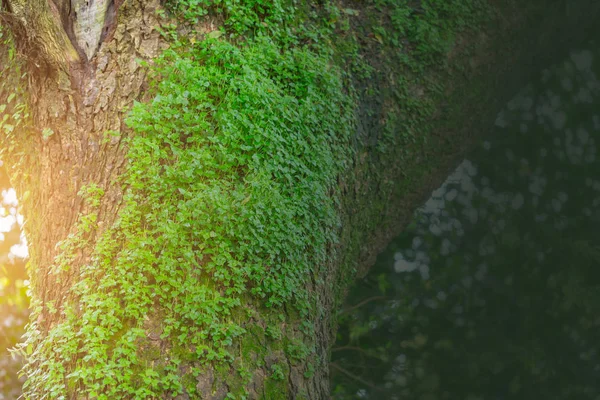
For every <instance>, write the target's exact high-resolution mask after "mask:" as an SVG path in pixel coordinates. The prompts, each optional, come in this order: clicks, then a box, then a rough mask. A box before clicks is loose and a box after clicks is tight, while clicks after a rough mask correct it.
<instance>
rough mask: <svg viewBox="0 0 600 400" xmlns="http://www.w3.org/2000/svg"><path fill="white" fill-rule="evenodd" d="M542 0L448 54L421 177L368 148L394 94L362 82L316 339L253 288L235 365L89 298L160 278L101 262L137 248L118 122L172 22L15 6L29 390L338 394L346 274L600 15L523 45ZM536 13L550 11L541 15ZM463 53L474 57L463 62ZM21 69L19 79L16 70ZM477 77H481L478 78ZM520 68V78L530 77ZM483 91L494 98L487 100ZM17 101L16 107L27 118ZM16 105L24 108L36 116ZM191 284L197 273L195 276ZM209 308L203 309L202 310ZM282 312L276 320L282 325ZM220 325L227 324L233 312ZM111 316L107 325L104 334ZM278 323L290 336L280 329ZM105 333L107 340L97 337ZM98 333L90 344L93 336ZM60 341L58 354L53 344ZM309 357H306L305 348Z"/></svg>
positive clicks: (418, 163) (145, 15) (11, 143)
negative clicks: (128, 222)
mask: <svg viewBox="0 0 600 400" xmlns="http://www.w3.org/2000/svg"><path fill="white" fill-rule="evenodd" d="M490 3H494V4H495V3H498V2H490ZM534 3H535V4H536V5H532V6H531V7H530V8H527V9H524V10H522V14H521V15H518V10H516V7H515V6H513V5H510V4H504V3H503V4H501V5H499V6H498V5H495V6H494V10H495V11H496V12H497V13H499V14H498V16H497V17H496V18H494V19H493V20H492V22H489V26H488V31H487V35H483V34H482V35H480V36H477V35H472V34H464V37H463V38H462V39H463V40H462V41H461V40H458V41H456V42H455V43H459V45H456V46H455V48H454V49H453V50H452V51H451V52H450V54H449V55H448V58H449V60H450V61H449V62H450V63H451V64H453V65H456V66H462V67H464V68H466V70H465V71H466V75H467V76H462V77H461V78H458V77H456V76H454V77H455V81H454V82H453V83H452V84H450V85H448V86H447V98H446V103H445V104H444V102H443V101H441V102H439V103H438V104H436V107H437V109H438V110H439V113H438V119H437V121H435V124H434V126H435V128H434V129H433V132H434V134H433V135H432V136H431V138H432V140H431V141H430V142H429V143H427V144H424V145H423V146H420V147H419V148H416V149H414V151H415V153H413V154H411V159H410V162H409V164H410V165H409V166H410V167H411V169H410V170H409V172H410V173H411V174H412V173H413V172H414V173H415V174H416V172H417V171H418V172H419V174H418V175H415V176H413V177H412V179H409V178H410V177H407V176H406V173H407V172H406V169H404V168H402V167H403V166H399V165H398V162H397V157H396V154H397V153H396V152H395V151H396V150H398V149H393V150H392V152H391V155H389V156H382V155H381V154H380V153H378V151H377V150H376V145H374V143H375V144H376V143H377V141H378V140H381V132H382V130H383V128H384V126H385V121H383V120H385V116H386V114H385V110H386V109H387V108H388V107H389V105H388V104H383V102H385V101H387V99H385V100H382V99H384V97H380V98H378V97H373V96H370V95H369V94H367V93H368V90H367V89H368V87H369V86H373V85H378V84H381V85H384V82H385V79H387V75H384V72H385V71H380V72H381V74H379V75H377V76H379V79H380V80H379V81H378V80H374V81H373V82H370V83H365V82H361V81H360V80H356V82H355V83H356V86H357V87H358V88H360V87H362V88H363V89H364V91H363V92H361V93H360V94H361V100H360V103H361V107H360V108H359V110H358V115H359V117H360V121H359V132H358V134H357V136H356V138H357V143H355V151H356V157H355V158H354V160H353V164H352V165H351V166H350V167H349V169H348V170H347V171H345V172H344V174H342V175H341V176H340V179H339V181H340V190H341V191H342V202H341V204H340V206H339V208H340V210H339V211H340V214H341V215H342V228H341V230H340V234H339V237H340V243H339V244H338V245H334V244H333V243H332V244H331V246H330V247H329V255H330V258H329V259H330V261H329V262H328V265H327V266H326V268H323V270H325V271H326V272H325V273H324V274H323V275H322V276H320V277H319V278H320V279H309V280H307V285H308V286H310V288H309V289H310V292H312V293H314V294H315V296H316V297H317V298H318V301H317V303H318V306H319V311H318V312H315V313H314V314H312V317H310V318H311V319H310V320H309V321H308V325H310V328H309V330H308V331H309V332H311V333H310V335H309V336H311V337H310V340H308V339H307V335H306V332H304V329H306V328H305V327H303V326H302V324H301V322H302V321H303V318H305V316H301V315H299V314H298V313H297V311H295V310H294V309H293V308H292V307H291V306H289V305H281V306H273V307H271V308H267V307H265V305H264V301H262V300H261V299H260V298H255V297H252V296H250V295H247V297H245V299H246V301H247V303H246V304H242V305H240V306H237V307H234V310H235V315H233V316H232V317H231V318H232V319H234V320H236V321H241V322H239V325H240V327H241V328H242V329H243V330H244V333H241V334H239V335H233V337H234V341H233V343H230V344H229V345H228V347H227V349H228V352H229V354H231V355H232V357H231V359H226V360H225V361H223V360H217V361H218V362H217V361H215V362H212V361H211V360H208V361H207V360H206V359H205V358H203V356H200V355H198V354H199V353H198V352H197V351H196V350H197V349H196V348H181V347H178V346H175V345H174V344H173V343H172V342H171V338H170V337H169V336H168V335H166V336H165V335H163V332H164V331H165V326H167V325H168V324H170V323H171V322H170V321H169V320H168V319H167V318H166V317H165V315H166V312H165V311H164V307H165V304H161V303H156V304H152V306H151V307H150V310H151V312H149V313H145V314H144V315H140V316H139V319H137V320H136V319H132V318H130V317H127V318H123V319H122V320H118V321H116V322H114V321H113V322H110V321H109V322H107V321H108V319H110V317H111V316H112V315H113V314H112V313H111V312H109V311H110V310H107V309H105V308H101V307H97V306H96V303H94V301H96V298H95V297H93V295H94V293H93V291H92V292H91V294H89V295H87V297H85V296H83V295H82V293H83V292H86V291H87V292H89V286H90V285H92V286H95V287H97V288H98V293H97V295H98V297H99V298H100V297H101V298H105V297H111V298H113V300H114V303H111V304H113V305H114V307H115V308H119V307H125V306H129V305H130V304H127V302H128V301H135V299H136V298H138V297H135V296H136V295H134V294H131V293H129V294H128V292H127V289H126V288H125V287H117V286H115V285H112V286H111V284H109V283H107V282H109V281H111V279H113V275H115V274H121V273H122V274H128V273H131V274H132V275H131V276H127V279H128V280H129V282H131V284H132V285H141V286H143V285H152V284H155V282H148V281H146V280H145V278H144V277H143V275H136V273H137V272H139V271H143V270H144V269H143V268H153V264H152V263H151V262H149V263H148V265H145V266H136V268H137V269H134V270H132V271H133V272H131V271H120V270H119V271H116V272H115V271H114V270H111V268H116V267H114V263H115V262H116V261H115V260H108V261H107V264H102V262H101V261H99V260H100V258H99V254H101V252H102V249H105V248H110V251H109V253H110V254H118V257H127V254H129V253H127V252H128V251H130V250H131V249H129V248H128V247H127V246H128V243H127V241H128V240H130V238H129V237H127V236H126V235H122V234H121V233H120V232H121V231H119V229H120V228H118V227H116V228H115V226H116V225H119V224H121V223H122V222H121V219H122V218H123V216H120V214H119V213H120V211H121V210H123V208H124V206H125V205H126V203H127V202H128V201H131V199H130V198H128V197H127V196H126V194H127V191H128V189H129V188H128V187H127V186H126V185H125V184H124V183H123V182H122V180H121V179H120V178H121V176H122V175H123V174H124V173H125V171H126V169H127V152H128V144H127V141H126V138H128V137H129V135H131V131H130V130H129V129H128V128H127V127H126V126H125V124H124V122H123V121H124V118H125V116H126V114H127V112H128V111H129V110H130V109H131V107H132V105H133V104H134V102H135V101H147V100H149V99H148V98H146V97H148V96H145V94H146V91H147V84H148V78H147V74H148V69H147V68H146V67H143V66H141V65H140V63H139V60H144V61H148V62H150V63H152V60H154V59H155V58H156V57H157V56H158V55H159V54H160V53H161V52H162V51H163V50H164V49H166V48H167V47H168V43H167V42H166V40H165V39H164V38H163V37H162V36H161V34H160V33H159V30H158V29H157V27H159V26H161V24H163V25H164V24H165V20H164V19H161V17H160V16H159V15H160V13H157V11H158V10H160V9H161V5H160V4H159V2H158V0H151V1H144V0H128V1H124V2H122V4H121V2H119V1H110V2H107V1H98V2H96V3H94V2H82V1H78V0H76V1H71V2H63V3H60V2H52V1H50V2H48V1H47V0H35V1H24V0H21V1H20V2H19V1H12V0H11V1H5V2H4V8H5V12H4V13H3V17H2V21H3V26H4V27H5V28H10V30H11V31H12V32H13V36H14V37H15V41H16V46H17V49H18V54H19V55H20V56H21V58H22V59H21V62H22V63H23V64H22V65H23V68H24V69H25V70H27V72H28V75H27V76H28V79H27V81H26V82H23V84H25V85H26V87H27V90H26V93H25V92H18V91H16V89H12V87H8V86H9V85H7V83H8V82H10V81H9V80H8V78H7V75H6V74H7V73H8V70H7V69H5V70H4V71H3V73H4V75H3V76H2V79H3V80H4V81H3V82H4V84H2V83H0V85H1V86H0V100H2V99H3V98H4V99H6V98H8V97H9V95H10V94H11V91H12V90H14V91H15V92H16V93H17V94H18V95H19V96H21V97H22V99H23V100H24V101H25V102H26V103H27V110H29V113H30V114H31V115H30V118H29V123H28V124H25V123H23V124H21V125H20V127H19V129H17V130H16V133H15V131H14V130H13V129H12V128H10V129H7V126H10V127H14V126H18V123H16V121H11V120H10V119H9V120H8V122H7V121H4V122H3V123H4V131H2V130H1V129H0V132H2V133H3V134H4V135H5V138H4V143H5V146H6V148H5V153H4V157H5V162H6V163H7V164H8V167H9V173H10V174H11V175H12V180H13V183H14V185H15V187H16V188H17V190H18V191H19V195H20V196H21V200H22V201H21V203H22V206H23V212H24V215H25V219H26V226H25V228H26V232H27V237H28V241H29V245H30V261H29V263H30V270H29V273H30V276H31V292H32V315H33V316H34V317H33V319H32V321H31V323H30V325H29V328H28V334H27V342H26V345H25V346H24V347H23V348H22V351H23V353H24V355H25V356H26V357H27V359H28V360H29V362H28V365H27V366H26V367H25V370H24V371H25V372H26V373H27V375H28V380H29V385H28V386H26V388H25V393H26V398H32V399H34V398H72V399H76V398H165V399H168V398H178V399H185V398H203V399H222V398H225V397H226V396H227V395H228V394H236V395H239V396H240V398H241V396H242V395H244V393H245V396H246V397H247V398H310V399H323V398H329V396H330V393H329V379H328V376H329V371H328V365H327V361H328V358H329V348H330V346H331V344H332V341H333V340H334V335H335V315H336V308H337V307H338V305H339V303H340V302H341V301H342V299H343V296H344V293H345V291H346V289H347V286H348V285H349V283H350V282H351V280H352V279H354V278H355V276H356V273H357V272H361V273H364V271H366V268H367V267H368V265H370V264H371V263H372V261H373V259H374V255H375V254H376V253H377V252H378V251H379V250H380V249H381V248H382V246H383V245H384V244H385V243H387V241H389V240H390V238H391V237H392V236H393V235H394V234H397V233H398V232H399V230H400V229H402V227H403V225H404V224H405V223H406V221H407V219H408V218H409V216H410V213H411V212H412V210H414V208H415V207H416V206H418V205H419V203H420V202H421V201H422V199H423V198H424V197H426V196H427V194H428V193H430V191H431V190H432V189H433V188H434V187H435V186H436V184H438V183H439V182H440V181H441V180H443V177H444V176H445V173H447V172H448V171H449V170H450V169H451V168H452V166H453V165H454V164H455V163H456V160H457V158H458V157H460V156H461V154H464V152H465V151H466V150H467V149H468V147H469V144H470V143H472V141H473V138H474V135H475V134H476V132H475V129H477V128H479V127H480V126H482V124H484V123H487V121H489V119H484V116H485V117H486V118H487V116H489V113H490V112H493V111H494V110H495V106H496V105H497V104H498V102H499V101H501V99H502V96H498V98H493V96H495V93H497V90H498V89H499V88H500V87H501V86H502V84H501V83H500V82H501V81H500V79H501V78H506V76H508V75H511V72H510V71H509V70H510V68H523V69H524V70H527V71H528V72H532V71H533V70H535V68H536V67H537V64H536V65H533V64H532V65H526V64H523V60H527V59H528V56H527V55H526V52H532V54H537V55H540V54H548V53H551V52H552V50H551V49H552V47H553V46H554V45H555V43H556V42H557V41H558V40H562V41H563V42H564V43H565V45H568V44H569V43H571V42H572V41H578V40H579V39H580V36H583V35H582V33H583V31H584V29H585V27H586V26H590V23H594V21H595V19H594V18H593V16H594V15H595V12H597V9H598V7H597V6H592V5H591V2H588V3H590V4H588V3H586V5H588V6H589V8H588V13H587V14H586V15H583V14H579V15H575V14H571V15H568V16H567V20H566V21H564V22H562V23H561V26H565V27H568V28H572V27H573V26H575V22H577V23H578V24H579V26H580V28H579V30H573V31H572V32H571V31H567V30H565V31H559V32H561V36H556V35H552V34H550V35H549V37H548V38H545V41H543V42H541V41H540V42H531V41H522V43H519V42H520V41H521V40H520V38H518V35H522V34H527V35H530V37H537V36H539V32H541V31H536V29H531V28H528V27H527V24H529V23H532V21H533V20H534V19H535V21H536V22H535V23H536V25H535V27H536V28H537V29H543V28H544V27H545V26H553V24H556V23H557V21H561V19H562V18H564V16H563V15H561V13H560V12H558V11H557V10H559V11H560V10H564V8H561V7H564V6H563V3H562V2H556V5H554V6H548V5H547V4H546V2H544V1H538V2H534ZM581 8H584V7H581ZM546 9H547V10H546ZM542 10H543V11H544V12H545V14H544V15H545V16H546V17H545V18H540V17H539V16H538V15H537V13H540V12H542ZM362 12H365V13H366V12H368V10H363V11H362ZM581 21H583V22H581ZM586 21H587V22H586ZM167 22H168V21H167ZM586 24H587V25H586ZM199 27H200V28H201V29H202V30H203V31H204V32H205V33H206V32H211V31H213V30H215V28H214V26H213V23H212V22H211V21H210V20H209V19H207V20H206V21H204V22H203V23H202V25H201V26H200V25H199ZM353 29H358V28H357V27H356V26H355V27H354V28H353ZM544 32H546V31H544ZM461 43H462V44H463V45H464V46H462V47H463V48H461V45H460V44H461ZM469 46H470V47H469ZM364 47H365V46H363V50H365V49H364ZM367 47H368V46H367ZM467 47H469V48H471V49H476V51H477V52H478V53H477V54H476V55H471V56H470V57H471V58H465V57H464V54H465V53H464V51H465V49H466V48H467ZM549 49H550V50H549ZM367 50H368V49H367ZM365 51H366V50H365ZM3 56H4V59H2V57H3ZM461 57H462V58H461ZM7 60H8V55H7V54H3V55H0V61H5V62H8V61H7ZM375 61H376V60H373V62H374V63H375ZM11 63H13V64H11V65H12V66H11V70H10V71H11V72H13V73H14V72H15V71H17V69H16V68H17V67H16V65H17V63H16V62H13V61H11ZM5 65H8V64H5ZM375 66H376V67H378V66H377V65H375ZM436 74H439V76H438V79H444V78H443V77H444V76H445V75H443V74H442V73H438V72H436V71H432V75H433V76H434V77H435V76H436ZM473 76H475V77H476V83H477V85H475V84H473V82H469V81H470V80H471V77H473ZM526 76H527V75H526V74H524V75H523V77H526ZM523 77H521V78H518V79H515V80H514V82H522V81H523V79H524V78H523ZM11 85H12V83H11ZM361 85H362V86H361ZM416 95H417V96H418V90H417V94H416ZM503 96H504V95H503ZM478 98H485V99H486V100H487V101H489V103H491V104H487V105H483V103H484V102H483V101H480V102H479V104H477V103H476V102H477V99H478ZM15 101H16V100H12V101H7V102H6V103H7V104H9V105H11V104H13V108H12V109H11V111H13V112H18V110H19V109H18V107H17V108H15V107H14V103H15ZM2 103H3V101H0V104H2ZM453 105H454V106H455V107H453ZM456 106H458V107H463V108H462V109H460V108H457V107H456ZM15 110H16V111H15ZM0 111H1V109H0ZM5 112H6V111H5ZM21 113H22V114H23V115H24V116H25V114H26V113H27V111H26V110H22V111H21ZM451 113H455V114H454V115H452V114H451ZM478 115H481V117H478ZM0 116H2V113H1V112H0ZM11 118H13V119H19V118H20V116H19V115H17V116H16V117H15V116H14V114H13V116H12V117H11ZM378 118H380V119H382V121H379V120H377V119H378ZM0 121H2V118H0ZM0 128H1V126H0ZM17 134H18V137H17V136H16V135H17ZM388 154H390V153H388ZM399 188H400V189H399ZM125 217H126V216H125ZM120 218H121V219H120ZM142 221H143V219H142ZM142 231H143V229H142V230H141V231H140V232H142ZM107 232H110V233H111V234H113V235H114V240H115V243H112V242H108V241H107V240H106V239H104V238H105V236H106V233H107ZM111 246H112V247H111ZM99 248H100V250H99ZM115 248H118V249H120V250H119V251H120V252H119V251H117V250H115ZM121 250H122V251H121ZM107 251H108V250H107ZM153 256H154V257H158V256H159V255H158V254H154V255H153ZM138 267H139V268H138ZM142 267H143V268H142ZM187 279H191V280H193V279H195V278H194V277H193V275H190V276H189V277H187ZM197 284H198V285H209V284H210V283H208V284H207V283H205V282H198V283H197ZM87 292H86V293H87ZM130 294H131V296H130V297H128V296H129V295H130ZM140 298H141V297H140ZM128 299H129V300H128ZM130 299H133V300H130ZM146 300H148V299H146V298H144V299H143V301H146ZM98 301H100V300H98ZM173 301H176V300H173ZM206 301H209V300H208V299H207V300H206ZM95 307H96V308H95ZM93 310H100V311H98V315H95V316H94V318H95V321H97V325H87V326H77V329H78V331H77V332H76V334H75V333H74V332H70V331H69V329H71V328H72V327H73V326H75V325H73V324H75V323H76V321H77V320H78V318H79V319H81V318H83V316H84V315H85V316H89V314H90V313H92V311H93ZM202 310H203V304H201V303H199V304H198V312H200V313H201V312H202ZM86 313H87V314H86ZM245 313H247V314H248V315H247V316H246V314H245ZM237 314H240V315H244V316H240V315H237ZM115 315H120V314H115ZM274 316H276V318H280V319H278V320H277V321H276V322H273V320H274V318H275V317H274ZM86 318H87V317H86ZM115 318H116V319H118V318H117V317H115ZM228 320H229V318H228ZM68 321H71V322H68ZM73 321H75V322H73ZM86 321H87V320H86ZM221 322H222V323H223V324H224V325H223V326H224V327H223V329H224V330H227V329H228V328H227V326H226V324H227V321H221ZM111 324H112V325H111ZM107 325H110V326H111V328H110V329H108V328H107V329H105V330H103V329H104V327H105V326H107ZM273 325H275V326H278V327H279V328H280V330H281V332H279V333H277V332H270V331H269V329H270V327H272V326H273ZM100 327H102V329H100ZM101 335H107V336H106V337H102V338H101V340H97V339H98V337H99V336H101ZM218 337H219V333H218V332H217V333H215V332H212V333H211V335H210V336H209V341H208V342H207V343H208V345H207V346H208V349H207V353H209V352H210V347H211V344H210V340H215V341H216V340H219V339H218ZM92 339H93V340H92ZM66 342H68V343H70V344H71V346H70V347H69V346H68V345H65V343H66ZM92 342H93V343H95V346H96V347H92V346H91V345H89V343H92ZM307 343H308V345H306V344H307ZM128 344H129V345H130V346H129V349H130V353H122V354H117V352H116V351H115V349H116V348H118V349H121V350H119V351H124V350H122V349H127V348H128V347H127V346H128ZM55 345H56V346H57V347H56V348H60V349H61V351H63V353H58V352H57V351H55ZM67 349H68V351H67ZM306 349H308V350H306ZM304 352H308V355H303V354H298V353H304ZM225 358H227V357H225ZM49 382H50V383H51V384H50V383H49ZM235 398H237V397H235Z"/></svg>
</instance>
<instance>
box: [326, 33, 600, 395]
mask: <svg viewBox="0 0 600 400" xmlns="http://www.w3.org/2000/svg"><path fill="white" fill-rule="evenodd" d="M599 78H600V47H599V46H598V45H597V44H596V43H590V44H589V46H588V47H587V48H583V49H579V50H576V51H573V52H572V53H571V55H570V57H568V58H567V59H566V60H564V61H563V62H562V63H559V64H557V65H554V66H551V67H550V66H549V67H548V68H547V69H545V70H543V71H540V74H539V77H538V78H537V79H536V80H535V81H534V82H531V83H530V84H529V85H527V86H526V87H524V88H523V89H522V90H521V91H520V92H519V93H517V94H516V95H515V97H514V98H513V99H512V100H511V101H510V102H508V104H506V106H505V107H504V108H503V109H502V110H500V112H499V113H498V115H497V119H496V121H490V132H489V135H488V137H486V138H485V139H484V140H482V141H481V143H480V145H479V147H478V148H476V149H475V150H474V151H473V152H472V153H471V154H470V155H469V156H468V157H467V158H466V159H465V160H464V161H463V162H462V163H461V164H460V166H459V167H458V168H457V169H456V171H455V172H454V173H453V174H451V175H450V176H449V177H448V179H447V181H446V182H445V183H444V184H443V185H442V187H440V188H439V189H438V190H436V191H435V192H434V193H433V195H432V197H431V199H429V201H427V202H426V204H424V205H423V207H421V209H419V210H418V211H417V212H416V213H415V215H414V220H413V222H412V224H411V225H410V227H409V228H408V229H407V230H406V231H405V232H404V233H402V234H401V235H400V236H398V237H397V238H396V239H395V240H393V241H392V243H391V244H390V245H389V247H388V248H387V250H386V251H384V252H383V253H382V254H381V255H380V256H379V258H378V261H377V264H376V265H375V266H374V267H373V268H372V269H371V270H370V271H369V274H368V275H367V276H366V277H365V278H364V279H362V280H360V281H359V282H357V284H356V285H355V287H354V289H353V290H352V291H351V293H350V296H349V298H348V300H347V304H346V306H345V308H344V309H343V310H342V311H341V312H340V314H339V324H340V329H339V332H338V337H337V342H336V344H335V347H334V348H333V350H332V363H331V372H332V376H333V391H334V395H333V397H334V398H335V399H337V400H340V399H410V400H415V399H423V400H438V399H448V400H458V399H460V400H488V399H494V400H496V399H528V400H530V399H536V400H537V399H544V400H548V399H564V400H583V399H591V400H598V399H600V229H599V228H600V157H599V156H598V151H599V144H600V80H599Z"/></svg>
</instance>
